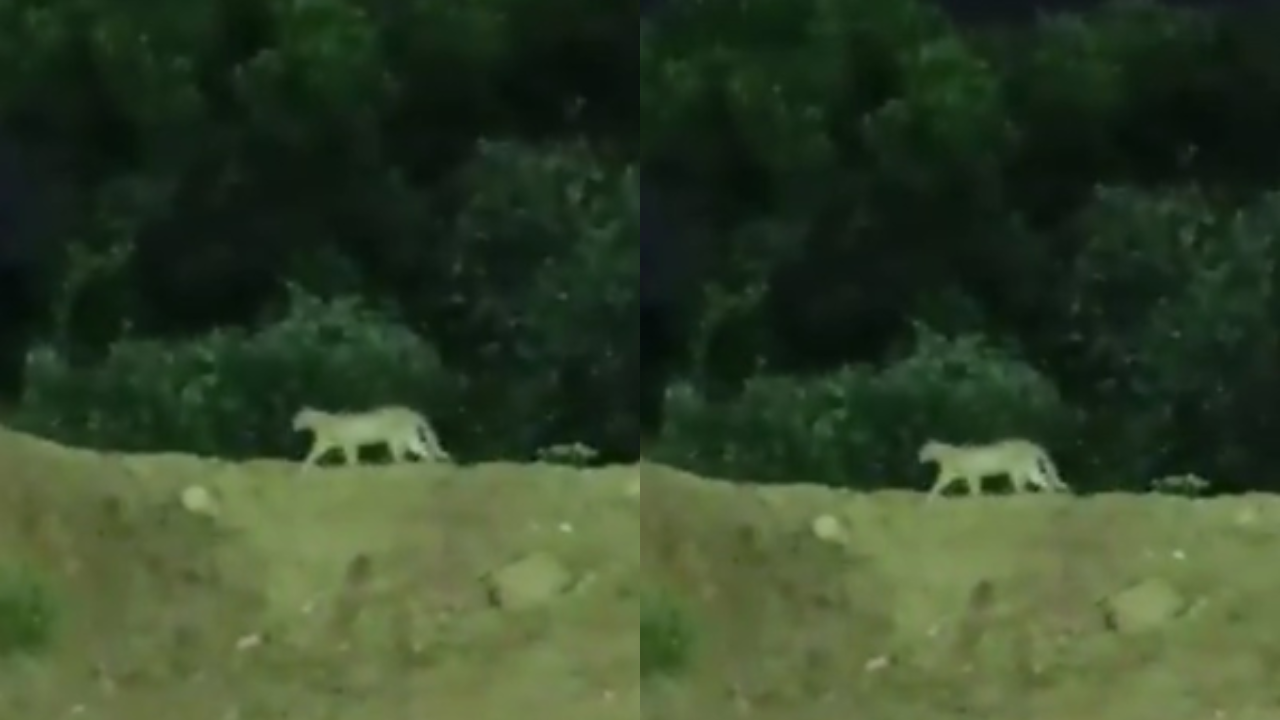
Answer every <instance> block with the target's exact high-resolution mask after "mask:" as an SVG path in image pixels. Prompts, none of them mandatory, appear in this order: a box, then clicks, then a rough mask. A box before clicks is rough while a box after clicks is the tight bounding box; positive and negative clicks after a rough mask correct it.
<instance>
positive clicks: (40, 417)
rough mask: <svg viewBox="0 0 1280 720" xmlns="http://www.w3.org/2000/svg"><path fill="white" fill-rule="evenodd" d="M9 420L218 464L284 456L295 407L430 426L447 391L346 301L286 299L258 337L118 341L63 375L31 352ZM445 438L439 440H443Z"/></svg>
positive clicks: (422, 349)
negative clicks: (379, 410) (418, 414)
mask: <svg viewBox="0 0 1280 720" xmlns="http://www.w3.org/2000/svg"><path fill="white" fill-rule="evenodd" d="M28 378H29V379H28V384H27V392H26V394H25V397H24V401H23V403H22V406H21V408H20V410H19V413H18V422H19V423H20V424H21V425H22V426H24V427H26V428H28V429H30V430H32V431H35V432H40V433H42V434H44V435H47V436H49V437H53V438H55V439H58V440H61V441H64V442H71V443H76V444H82V445H88V446H94V447H109V448H112V449H116V450H125V451H130V450H132V451H146V450H152V451H154V450H181V451H187V452H194V453H199V454H207V455H219V456H224V457H246V456H255V455H256V456H261V455H263V454H280V453H291V452H294V451H295V450H296V448H297V447H298V446H300V445H301V443H302V439H301V438H299V439H293V438H291V435H292V433H291V431H290V430H289V421H290V418H291V416H292V414H293V413H294V412H295V411H296V410H297V408H298V407H299V406H301V405H303V404H311V405H314V406H316V407H320V408H334V409H344V408H345V409H360V408H364V407H370V406H375V405H381V404H390V403H396V404H408V405H417V406H420V407H422V408H423V409H425V410H426V411H427V413H428V414H429V415H431V416H432V417H433V419H434V418H437V416H438V415H439V414H438V413H435V412H433V410H434V409H437V408H442V407H447V406H448V403H445V402H443V401H442V399H443V398H442V396H443V394H445V393H448V392H449V391H450V387H451V383H450V381H449V379H448V376H447V374H446V372H445V370H444V368H443V366H442V364H441V362H440V360H439V358H438V356H437V355H436V353H435V351H434V350H433V348H432V347H431V346H430V345H429V344H428V343H426V342H425V341H423V340H422V339H420V338H419V337H418V336H416V335H415V334H414V333H413V332H412V331H410V330H409V329H408V328H406V327H404V326H402V325H399V324H397V323H395V322H394V321H392V320H391V319H389V318H387V317H384V316H382V315H380V314H378V313H375V312H373V311H372V310H370V309H368V308H367V307H365V306H363V305H361V304H360V303H358V302H356V301H353V300H337V301H331V302H326V301H321V300H318V299H316V298H313V297H310V296H307V295H305V294H303V293H301V292H295V293H294V296H293V298H292V301H291V303H290V307H289V309H288V311H287V313H286V314H285V315H284V316H283V317H282V318H281V319H279V320H278V321H277V322H274V323H271V324H269V325H267V326H265V327H263V328H262V329H260V330H258V331H256V332H244V331H220V332H213V333H210V334H208V335H205V336H203V337H197V338H194V339H191V340H186V341H168V342H165V341H151V340H125V341H122V342H119V343H117V344H115V345H114V346H113V347H112V348H111V350H110V352H109V353H108V355H107V357H106V358H105V360H103V361H102V362H101V363H99V364H97V365H96V366H93V367H90V368H73V367H72V366H71V365H70V364H69V363H68V362H67V361H66V360H65V359H64V358H63V357H61V356H60V355H59V354H58V353H57V352H56V351H55V350H52V349H48V348H46V349H43V350H41V351H39V352H37V353H34V354H33V356H32V358H31V361H30V367H29V370H28ZM446 442H447V441H446Z"/></svg>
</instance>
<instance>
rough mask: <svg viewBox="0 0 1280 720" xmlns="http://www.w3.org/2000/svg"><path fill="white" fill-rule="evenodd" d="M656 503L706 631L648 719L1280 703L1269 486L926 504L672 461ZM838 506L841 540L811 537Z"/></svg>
mask: <svg viewBox="0 0 1280 720" xmlns="http://www.w3.org/2000/svg"><path fill="white" fill-rule="evenodd" d="M643 503H644V508H643V512H642V522H641V533H642V535H643V537H644V539H645V550H646V556H645V572H646V573H648V574H650V575H651V576H654V577H656V578H657V580H656V582H660V583H661V584H663V585H664V586H665V587H666V588H667V592H668V593H671V594H673V595H674V596H677V597H682V598H685V599H686V602H687V603H688V604H689V605H690V606H691V607H692V608H693V612H694V613H695V614H696V615H697V616H698V620H697V624H698V626H699V627H700V628H702V635H703V637H702V640H701V642H700V646H701V647H700V650H699V655H700V657H699V659H698V661H697V662H696V663H695V665H694V668H693V669H692V670H691V671H689V673H688V674H687V675H686V676H685V678H684V679H683V680H675V681H672V682H669V683H667V684H666V685H665V686H664V688H663V691H662V692H650V693H648V694H646V698H645V700H646V703H645V711H646V712H645V714H646V717H651V718H655V719H656V718H664V719H666V720H695V719H698V718H717V719H719V718H730V717H751V718H768V719H770V720H772V719H774V718H776V719H777V720H809V719H812V720H836V719H837V718H847V717H857V718H869V719H874V720H898V719H901V720H909V719H911V718H922V717H923V718H931V719H932V720H949V719H952V718H955V719H959V718H971V719H973V718H976V719H979V720H1006V719H1007V720H1028V719H1029V718H1034V720H1079V718H1086V717H1087V718H1092V719H1093V720H1147V719H1148V718H1149V719H1151V720H1210V719H1227V718H1232V719H1236V720H1276V719H1278V718H1280V686H1278V685H1277V680H1280V614H1278V613H1277V612H1276V610H1275V608H1276V605H1275V602H1276V600H1277V599H1278V598H1280V572H1277V571H1275V570H1274V568H1275V567H1276V565H1277V560H1278V558H1280V502H1277V500H1276V499H1275V498H1274V497H1270V496H1250V497H1240V498H1231V499H1217V500H1212V501H1210V500H1204V501H1193V500H1186V499H1177V498H1167V497H1138V496H1122V495H1109V496H1097V497H1088V498H1069V497H1027V496H1024V497H1017V498H1009V497H1005V498H1000V497H992V498H983V499H977V500H974V499H968V498H957V499H944V500H940V501H935V502H933V503H929V504H926V503H925V501H924V500H923V498H922V496H921V495H919V494H914V493H877V494H871V495H854V494H837V493H833V492H831V491H829V490H824V489H819V488H813V487H792V488H782V489H779V488H773V489H767V490H765V489H754V490H753V489H745V488H743V487H742V486H733V485H728V484H718V483H711V482H706V481H701V480H696V479H693V478H687V477H684V478H682V477H678V476H675V475H669V476H663V477H658V478H650V477H646V479H645V486H644V498H643ZM824 513H829V514H831V515H832V516H833V517H835V518H836V519H838V520H840V521H841V525H842V527H843V529H844V531H845V533H846V537H845V539H844V541H843V542H839V543H829V542H823V541H821V540H819V539H818V538H817V537H816V536H815V533H814V532H813V530H812V520H813V519H814V518H815V517H818V516H820V515H822V514H824ZM1152 588H1156V590H1155V591H1153V590H1152ZM1117 608H1128V609H1129V610H1130V611H1131V613H1130V614H1124V613H1121V612H1120V611H1119V610H1117ZM1135 608H1136V609H1135ZM1143 619H1146V620H1151V621H1152V624H1151V626H1150V627H1146V628H1143V627H1135V625H1140V623H1136V620H1143ZM1117 623H1119V624H1117Z"/></svg>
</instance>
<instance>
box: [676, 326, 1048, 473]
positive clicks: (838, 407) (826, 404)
mask: <svg viewBox="0 0 1280 720" xmlns="http://www.w3.org/2000/svg"><path fill="white" fill-rule="evenodd" d="M1072 415H1073V414H1072V412H1071V410H1070V408H1068V407H1067V406H1066V404H1065V403H1064V402H1063V401H1062V399H1061V398H1060V397H1059V394H1058V392H1057V390H1056V389H1055V388H1054V386H1053V384H1052V383H1051V382H1050V381H1048V380H1047V379H1045V378H1044V377H1043V376H1042V375H1040V374H1039V373H1038V372H1037V371H1036V370H1034V369H1033V368H1031V367H1029V366H1028V365H1027V364H1026V363H1024V362H1023V361H1021V360H1019V359H1017V358H1016V357H1013V356H1012V355H1010V354H1009V353H1006V352H1003V351H1000V350H997V349H994V348H992V347H991V346H989V345H988V344H987V343H985V342H983V341H982V340H981V339H979V338H974V337H961V338H958V339H946V338H942V337H939V336H937V335H935V334H933V333H930V332H927V331H924V332H921V333H920V334H919V337H918V339H917V342H916V346H915V348H914V350H913V351H912V352H911V353H910V354H909V355H907V356H906V357H905V358H903V359H902V360H900V361H898V362H896V363H894V364H892V365H889V366H888V367H886V368H884V369H882V370H877V369H874V368H867V367H851V368H845V369H843V370H839V371H836V372H833V373H829V374H826V375H822V376H817V377H810V378H792V377H759V378H755V379H752V380H749V381H748V382H747V385H746V388H745V389H744V391H743V392H742V393H741V395H739V396H738V397H737V398H736V399H734V400H732V401H730V402H726V403H713V402H710V401H708V400H706V399H705V398H703V397H702V396H700V395H699V394H698V393H697V392H696V391H695V390H694V389H692V388H691V387H689V386H688V385H679V386H676V387H675V388H673V389H672V390H671V392H670V393H669V397H668V409H667V418H668V422H667V427H666V428H665V432H664V434H663V437H662V438H661V440H660V442H659V445H660V447H659V449H658V453H657V454H658V455H659V456H660V457H661V458H662V459H664V460H667V461H670V462H673V463H677V464H681V465H684V466H688V467H691V468H694V469H696V470H698V471H700V472H703V473H706V474H710V475H717V476H722V477H743V478H750V479H752V480H756V481H762V482H801V481H803V482H820V483H824V484H829V485H836V486H845V487H863V488H866V487H874V486H882V485H902V484H903V482H904V480H905V479H907V478H910V477H912V476H913V475H918V474H919V473H920V472H921V470H919V469H918V468H917V467H916V463H915V454H916V450H917V449H918V447H919V446H920V444H921V443H923V442H924V441H925V440H927V439H929V438H936V439H941V440H946V441H950V442H983V441H989V440H993V439H996V438H999V437H1002V436H1008V435H1017V436H1026V437H1033V438H1037V439H1040V440H1041V441H1042V442H1045V443H1046V444H1048V445H1050V446H1052V445H1053V444H1054V443H1053V440H1054V439H1055V438H1059V437H1061V436H1062V435H1063V434H1064V432H1065V431H1066V430H1068V429H1069V428H1070V426H1071V424H1072Z"/></svg>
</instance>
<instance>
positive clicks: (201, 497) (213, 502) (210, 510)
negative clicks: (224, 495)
mask: <svg viewBox="0 0 1280 720" xmlns="http://www.w3.org/2000/svg"><path fill="white" fill-rule="evenodd" d="M179 499H180V501H181V502H182V508H183V509H184V510H186V511H187V512H189V513H191V514H192V515H202V516H204V517H209V518H213V517H217V516H218V512H219V509H218V501H217V499H216V498H214V497H213V493H211V492H209V490H208V489H207V488H205V487H204V486H203V485H188V486H187V487H186V488H184V489H183V490H182V495H181V496H180V498H179Z"/></svg>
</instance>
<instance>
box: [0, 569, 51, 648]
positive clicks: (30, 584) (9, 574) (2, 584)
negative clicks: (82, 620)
mask: <svg viewBox="0 0 1280 720" xmlns="http://www.w3.org/2000/svg"><path fill="white" fill-rule="evenodd" d="M56 626H57V606H56V603H55V602H54V595H53V591H52V589H51V588H50V587H49V586H48V585H46V584H45V583H44V581H43V580H42V579H41V578H40V576H39V575H38V574H37V573H35V572H33V571H31V570H29V569H27V568H24V567H20V566H5V567H3V568H0V657H3V658H7V657H13V656H16V655H33V654H35V653H38V652H40V651H42V650H44V649H46V648H47V647H48V646H49V645H50V644H51V643H52V642H53V639H54V633H55V630H56Z"/></svg>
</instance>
